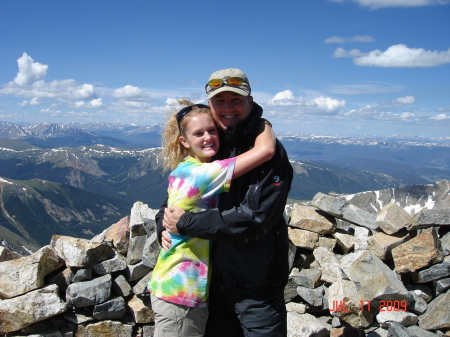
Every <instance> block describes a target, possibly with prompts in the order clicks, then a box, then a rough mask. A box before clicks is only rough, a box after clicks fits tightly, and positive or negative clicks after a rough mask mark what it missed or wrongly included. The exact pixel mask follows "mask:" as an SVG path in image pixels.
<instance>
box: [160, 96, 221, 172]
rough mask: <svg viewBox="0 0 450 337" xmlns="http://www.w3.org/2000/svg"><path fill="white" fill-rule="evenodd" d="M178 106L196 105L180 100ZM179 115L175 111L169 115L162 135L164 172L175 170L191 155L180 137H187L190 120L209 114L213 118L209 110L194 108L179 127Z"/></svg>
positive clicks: (186, 100) (182, 119)
mask: <svg viewBox="0 0 450 337" xmlns="http://www.w3.org/2000/svg"><path fill="white" fill-rule="evenodd" d="M178 104H180V105H184V106H186V107H188V106H192V105H194V103H192V102H191V101H190V100H189V99H187V98H183V99H180V100H178ZM177 113H178V111H175V112H172V113H171V114H170V115H169V117H168V118H167V120H166V125H165V128H164V131H163V133H162V151H161V153H160V156H161V159H162V161H163V168H164V171H167V170H174V169H175V168H176V167H177V165H178V164H179V163H180V162H182V161H183V160H184V159H185V158H186V157H187V156H188V155H189V150H188V149H187V148H185V147H184V146H183V145H182V144H181V143H180V140H179V137H180V136H183V137H185V136H186V134H185V130H186V126H187V124H188V122H189V120H190V119H191V118H192V117H194V116H196V115H198V114H201V113H207V114H209V115H210V116H212V115H211V110H210V109H209V108H202V107H198V106H194V107H193V108H192V110H191V111H189V112H188V113H187V114H186V115H185V116H184V117H182V118H181V121H180V124H179V125H178V121H177Z"/></svg>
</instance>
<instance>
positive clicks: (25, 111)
mask: <svg viewBox="0 0 450 337" xmlns="http://www.w3.org/2000/svg"><path fill="white" fill-rule="evenodd" d="M0 51H1V52H0V121H7V122H24V121H27V122H69V121H72V122H79V123H90V122H95V121H100V122H123V123H136V124H140V125H150V124H156V123H162V122H163V121H164V116H165V114H166V113H167V112H169V111H172V110H173V109H175V108H176V106H174V102H175V100H176V99H177V98H181V97H189V98H191V99H192V100H193V101H195V102H205V101H206V95H205V93H204V85H205V83H206V81H207V80H208V78H209V75H210V74H211V73H212V72H213V71H215V70H219V69H223V68H229V67H235V68H240V69H242V70H243V71H244V72H245V73H246V74H247V76H248V77H249V79H250V83H251V86H252V94H253V97H254V99H255V101H256V102H258V103H259V104H261V105H262V106H263V108H264V115H265V117H266V118H268V119H269V120H270V121H271V122H272V124H273V126H274V129H275V132H276V133H284V132H289V131H292V132H310V133H315V134H326V135H333V134H336V135H374V136H386V135H393V134H397V135H419V136H424V137H450V0H281V1H276V0H228V1H226V2H224V1H223V2H222V1H200V0H190V1H186V0H177V1H173V0H167V1H149V0H146V1H141V0H129V1H123V0H122V1H117V0H106V1H105V0H95V1H92V0H90V1H86V0H79V1H61V0H40V1H36V0H0Z"/></svg>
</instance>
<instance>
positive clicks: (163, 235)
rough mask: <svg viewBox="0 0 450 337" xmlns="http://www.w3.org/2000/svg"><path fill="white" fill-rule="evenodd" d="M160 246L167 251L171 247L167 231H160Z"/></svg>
mask: <svg viewBox="0 0 450 337" xmlns="http://www.w3.org/2000/svg"><path fill="white" fill-rule="evenodd" d="M161 246H162V247H163V248H164V249H165V250H168V249H169V248H170V247H171V246H172V240H171V239H170V235H169V233H167V231H162V233H161Z"/></svg>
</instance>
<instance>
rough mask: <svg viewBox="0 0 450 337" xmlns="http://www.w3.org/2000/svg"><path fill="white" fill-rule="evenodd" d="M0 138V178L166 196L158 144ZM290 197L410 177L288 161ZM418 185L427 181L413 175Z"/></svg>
mask: <svg viewBox="0 0 450 337" xmlns="http://www.w3.org/2000/svg"><path fill="white" fill-rule="evenodd" d="M11 142H12V141H4V140H0V176H4V177H8V178H12V179H17V180H27V179H33V178H40V179H45V180H50V181H54V182H58V183H62V184H68V185H71V186H74V187H77V188H81V189H84V190H86V191H90V192H96V193H101V194H104V195H108V196H111V197H114V198H120V199H123V200H126V201H128V202H130V203H133V202H135V201H137V200H140V201H142V202H144V203H147V204H148V205H149V206H150V207H153V208H157V207H159V206H160V204H161V202H162V201H163V200H164V199H165V197H166V190H167V173H164V172H163V171H162V169H161V166H160V163H159V161H158V154H159V152H160V148H155V149H145V150H127V149H120V148H114V147H109V146H104V145H95V146H81V147H78V148H70V147H61V148H54V149H46V148H39V147H26V146H25V145H23V143H21V142H18V141H16V142H14V143H11ZM292 165H293V167H294V172H295V174H294V181H293V187H292V189H291V193H290V198H292V199H295V200H305V199H311V198H312V197H314V195H315V194H316V193H317V192H323V193H327V192H332V191H333V192H336V193H356V192H360V191H367V190H375V189H382V188H387V187H395V186H401V185H406V184H408V183H409V180H408V179H406V180H404V179H401V178H399V177H394V176H390V175H387V174H383V173H377V172H371V171H368V170H357V169H351V168H345V167H342V166H338V165H334V164H328V163H318V162H312V161H305V160H301V161H292ZM415 180H416V181H415V182H416V183H427V182H428V181H426V180H424V179H421V178H419V177H416V179H415Z"/></svg>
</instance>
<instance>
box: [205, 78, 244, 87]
mask: <svg viewBox="0 0 450 337" xmlns="http://www.w3.org/2000/svg"><path fill="white" fill-rule="evenodd" d="M243 82H244V80H243V79H242V78H240V77H230V78H222V79H221V78H213V79H212V80H209V82H208V84H206V86H209V87H212V88H218V87H221V86H224V85H229V86H232V87H234V86H238V85H241V84H242V83H243Z"/></svg>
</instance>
